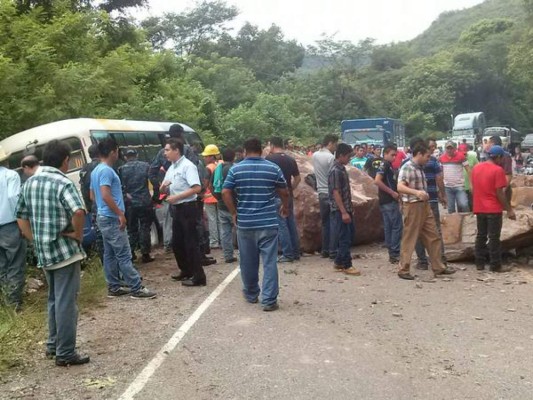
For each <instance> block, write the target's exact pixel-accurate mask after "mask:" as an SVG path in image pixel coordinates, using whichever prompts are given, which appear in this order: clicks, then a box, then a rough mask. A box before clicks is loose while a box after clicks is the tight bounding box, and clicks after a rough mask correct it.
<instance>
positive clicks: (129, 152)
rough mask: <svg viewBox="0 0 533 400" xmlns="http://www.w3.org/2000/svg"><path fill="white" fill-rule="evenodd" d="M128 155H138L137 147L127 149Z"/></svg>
mask: <svg viewBox="0 0 533 400" xmlns="http://www.w3.org/2000/svg"><path fill="white" fill-rule="evenodd" d="M126 155H127V156H136V155H137V150H135V149H128V150H126Z"/></svg>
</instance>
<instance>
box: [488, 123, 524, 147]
mask: <svg viewBox="0 0 533 400" xmlns="http://www.w3.org/2000/svg"><path fill="white" fill-rule="evenodd" d="M491 136H500V138H501V139H502V145H503V147H504V148H506V149H509V150H513V149H514V148H515V147H516V146H517V145H519V144H520V132H518V131H517V130H516V129H514V128H511V127H507V126H491V127H489V128H486V129H485V130H484V131H483V140H485V139H487V140H488V139H489V138H490V137H491Z"/></svg>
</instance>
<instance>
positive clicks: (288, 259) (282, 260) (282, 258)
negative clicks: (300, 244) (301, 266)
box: [278, 256, 294, 263]
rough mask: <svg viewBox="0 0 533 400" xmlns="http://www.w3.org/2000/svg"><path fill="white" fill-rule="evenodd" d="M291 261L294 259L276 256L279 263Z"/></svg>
mask: <svg viewBox="0 0 533 400" xmlns="http://www.w3.org/2000/svg"><path fill="white" fill-rule="evenodd" d="M293 261H294V260H293V259H292V258H289V257H285V256H281V257H280V258H278V262H279V263H291V262H293Z"/></svg>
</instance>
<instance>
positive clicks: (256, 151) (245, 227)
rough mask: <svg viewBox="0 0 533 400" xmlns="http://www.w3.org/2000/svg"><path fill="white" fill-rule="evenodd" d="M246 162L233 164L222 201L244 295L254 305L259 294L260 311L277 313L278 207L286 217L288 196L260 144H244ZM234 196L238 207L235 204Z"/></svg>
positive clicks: (253, 141)
mask: <svg viewBox="0 0 533 400" xmlns="http://www.w3.org/2000/svg"><path fill="white" fill-rule="evenodd" d="M244 150H245V153H246V158H245V159H244V160H243V161H241V162H240V163H238V164H235V165H234V166H233V167H232V168H231V169H230V171H229V173H228V176H227V177H226V180H225V182H224V189H223V190H222V198H223V199H224V203H226V206H227V207H228V209H229V210H230V212H231V214H232V215H233V218H234V219H236V225H237V227H238V230H237V239H238V242H239V251H240V266H241V279H242V283H243V294H244V297H245V299H246V301H248V302H249V303H257V301H258V297H259V293H260V292H261V291H262V293H263V294H262V299H261V303H262V305H263V311H274V310H277V309H278V303H277V298H278V292H279V282H278V266H277V253H278V216H277V214H278V207H277V204H276V195H277V196H278V197H279V198H280V199H281V203H282V206H281V210H280V212H281V215H282V217H285V218H286V217H287V209H288V206H289V201H288V200H289V192H288V190H287V183H286V182H285V178H284V177H283V172H282V171H281V169H280V168H279V167H278V166H277V165H276V164H274V163H272V162H270V161H267V160H265V159H263V158H262V157H261V154H262V148H261V141H260V140H259V139H257V138H251V139H248V140H246V142H244ZM234 192H237V199H238V202H237V207H235V202H234ZM259 256H261V258H262V259H263V287H262V290H260V289H259Z"/></svg>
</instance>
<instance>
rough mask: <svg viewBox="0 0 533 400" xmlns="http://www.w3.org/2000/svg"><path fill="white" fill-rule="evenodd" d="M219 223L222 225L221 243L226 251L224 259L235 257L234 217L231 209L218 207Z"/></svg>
mask: <svg viewBox="0 0 533 400" xmlns="http://www.w3.org/2000/svg"><path fill="white" fill-rule="evenodd" d="M218 223H219V225H220V231H221V232H220V242H221V243H220V244H221V245H222V250H223V252H224V260H226V261H227V260H231V259H232V258H233V217H232V215H231V213H230V212H229V211H226V210H224V209H222V208H219V209H218Z"/></svg>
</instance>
